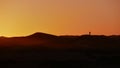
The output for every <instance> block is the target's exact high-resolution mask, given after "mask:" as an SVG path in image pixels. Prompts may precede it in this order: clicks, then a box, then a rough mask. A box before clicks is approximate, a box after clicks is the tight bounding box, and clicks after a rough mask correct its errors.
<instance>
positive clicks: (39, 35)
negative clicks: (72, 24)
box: [27, 32, 57, 38]
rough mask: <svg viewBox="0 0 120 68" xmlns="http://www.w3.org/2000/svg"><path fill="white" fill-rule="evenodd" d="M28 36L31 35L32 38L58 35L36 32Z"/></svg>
mask: <svg viewBox="0 0 120 68" xmlns="http://www.w3.org/2000/svg"><path fill="white" fill-rule="evenodd" d="M27 37H30V38H53V37H57V36H55V35H52V34H47V33H42V32H36V33H34V34H32V35H29V36H27Z"/></svg>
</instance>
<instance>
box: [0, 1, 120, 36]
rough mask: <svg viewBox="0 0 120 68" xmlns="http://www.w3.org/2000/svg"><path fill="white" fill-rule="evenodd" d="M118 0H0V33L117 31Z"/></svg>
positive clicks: (107, 33) (23, 34) (75, 33)
mask: <svg viewBox="0 0 120 68" xmlns="http://www.w3.org/2000/svg"><path fill="white" fill-rule="evenodd" d="M119 3H120V1H118V0H114V1H113V0H1V1H0V36H25V35H30V34H32V33H35V32H45V33H50V34H55V35H80V34H86V33H88V32H89V31H91V32H92V33H93V34H105V35H112V34H120V31H119V30H120V26H119V25H120V13H119V12H120V5H119Z"/></svg>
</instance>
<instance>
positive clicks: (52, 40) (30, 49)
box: [0, 32, 120, 68]
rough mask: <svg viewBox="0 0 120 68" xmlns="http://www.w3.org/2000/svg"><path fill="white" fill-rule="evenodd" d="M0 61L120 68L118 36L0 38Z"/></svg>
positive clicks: (41, 34)
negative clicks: (116, 67) (119, 67)
mask: <svg viewBox="0 0 120 68" xmlns="http://www.w3.org/2000/svg"><path fill="white" fill-rule="evenodd" d="M0 61H3V62H5V63H6V62H8V61H9V62H10V61H12V62H13V61H15V62H20V63H18V64H19V65H20V66H21V65H23V66H27V65H26V64H28V66H27V67H30V68H31V66H34V65H35V66H36V65H41V66H42V65H44V66H48V65H49V66H54V65H58V64H60V63H61V64H60V66H66V67H72V68H75V67H78V68H81V66H85V68H86V66H88V67H90V68H100V67H101V68H107V67H111V66H113V67H114V66H117V65H118V66H120V64H119V63H120V35H112V36H104V35H81V36H72V35H71V36H67V35H66V36H56V35H51V34H47V33H41V32H37V33H34V34H31V35H29V36H23V37H10V38H7V37H0ZM47 61H50V63H49V62H47ZM116 61H117V62H116ZM40 63H42V64H40ZM96 63H97V66H98V67H95V66H96ZM15 65H16V64H15ZM15 65H14V66H15ZM41 66H40V67H41ZM104 66H105V67H104ZM106 66H107V67H106ZM66 67H61V68H66ZM12 68H13V67H12ZM15 68H17V67H15ZM45 68H49V67H45ZM55 68H58V67H55Z"/></svg>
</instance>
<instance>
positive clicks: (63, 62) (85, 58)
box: [0, 49, 120, 68]
mask: <svg viewBox="0 0 120 68" xmlns="http://www.w3.org/2000/svg"><path fill="white" fill-rule="evenodd" d="M0 67H1V68H120V54H119V52H118V51H117V50H114V51H102V50H53V49H52V50H48V49H47V50H37V49H35V50H27V49H25V50H24V49H23V50H6V51H5V50H4V51H2V53H1V54H0Z"/></svg>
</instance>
